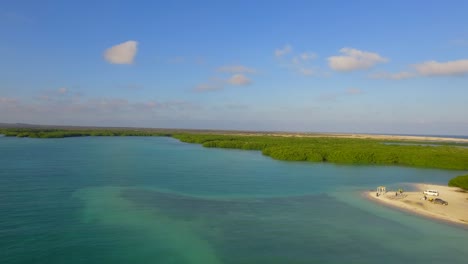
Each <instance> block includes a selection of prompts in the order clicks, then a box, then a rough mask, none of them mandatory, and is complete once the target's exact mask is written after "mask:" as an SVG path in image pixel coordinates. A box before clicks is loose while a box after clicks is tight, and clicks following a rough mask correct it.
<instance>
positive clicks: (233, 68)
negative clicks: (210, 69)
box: [217, 65, 257, 73]
mask: <svg viewBox="0 0 468 264" xmlns="http://www.w3.org/2000/svg"><path fill="white" fill-rule="evenodd" d="M217 71H219V72H226V73H256V72H257V71H256V70H255V69H253V68H249V67H246V66H243V65H226V66H221V67H219V68H218V69H217Z"/></svg>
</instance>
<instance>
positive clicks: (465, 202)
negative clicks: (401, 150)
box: [366, 184, 468, 225]
mask: <svg viewBox="0 0 468 264" xmlns="http://www.w3.org/2000/svg"><path fill="white" fill-rule="evenodd" d="M414 187H415V189H416V190H417V191H414V192H403V193H402V194H401V195H398V196H395V191H389V192H387V193H386V194H383V195H380V196H379V197H377V196H376V191H369V192H367V193H366V196H367V197H368V198H369V199H371V200H373V201H377V202H379V203H382V204H384V205H388V206H392V207H397V208H399V209H403V210H406V211H410V212H413V213H416V214H419V215H422V216H426V217H431V218H434V219H439V220H445V221H450V222H455V223H459V224H465V225H468V191H463V190H462V189H460V188H456V187H448V186H442V185H430V184H414ZM428 189H431V190H438V191H439V196H429V195H426V197H427V198H428V199H427V200H424V194H423V191H424V190H428ZM429 198H434V199H435V198H440V199H443V200H444V201H447V202H448V205H441V204H435V203H433V202H430V201H429Z"/></svg>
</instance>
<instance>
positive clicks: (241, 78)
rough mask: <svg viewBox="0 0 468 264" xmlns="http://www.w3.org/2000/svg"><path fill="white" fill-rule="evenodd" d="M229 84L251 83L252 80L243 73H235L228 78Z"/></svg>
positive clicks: (242, 84)
mask: <svg viewBox="0 0 468 264" xmlns="http://www.w3.org/2000/svg"><path fill="white" fill-rule="evenodd" d="M227 82H228V83H229V84H232V85H241V86H244V85H249V84H251V83H252V81H251V80H250V79H249V78H247V77H246V76H245V75H243V74H234V75H233V76H232V77H231V78H229V79H228V80H227Z"/></svg>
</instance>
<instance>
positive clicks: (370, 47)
mask: <svg viewBox="0 0 468 264" xmlns="http://www.w3.org/2000/svg"><path fill="white" fill-rule="evenodd" d="M96 2H97V3H96ZM466 10H468V2H467V1H424V3H423V2H422V1H386V2H381V1H322V2H319V1H168V2H167V3H165V2H163V1H22V0H15V1H3V2H2V6H1V8H0V34H1V36H2V41H1V42H0V58H1V60H0V122H10V123H16V122H22V123H36V124H56V125H93V126H95V125H100V126H138V127H168V128H206V129H239V130H279V131H310V132H367V133H407V134H408V133H409V134H454V135H468V117H467V113H468V104H467V101H468V27H467V25H468V16H466Z"/></svg>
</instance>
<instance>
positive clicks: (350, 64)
mask: <svg viewBox="0 0 468 264" xmlns="http://www.w3.org/2000/svg"><path fill="white" fill-rule="evenodd" d="M340 53H342V54H343V55H340V56H331V57H329V58H328V65H329V66H330V68H332V69H333V70H335V71H344V72H348V71H355V70H363V69H369V68H371V67H373V66H374V65H376V64H378V63H384V62H387V61H388V59H387V58H384V57H382V56H380V55H379V54H377V53H373V52H368V51H362V50H357V49H353V48H342V49H340Z"/></svg>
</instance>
